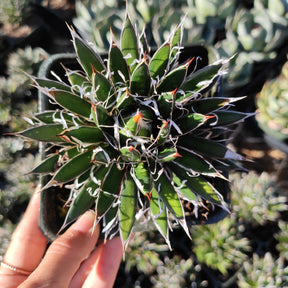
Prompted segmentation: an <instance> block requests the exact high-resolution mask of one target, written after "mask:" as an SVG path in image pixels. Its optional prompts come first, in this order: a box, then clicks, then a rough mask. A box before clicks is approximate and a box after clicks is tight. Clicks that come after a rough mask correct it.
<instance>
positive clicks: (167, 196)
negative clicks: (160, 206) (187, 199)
mask: <svg viewBox="0 0 288 288" xmlns="http://www.w3.org/2000/svg"><path fill="white" fill-rule="evenodd" d="M155 183H156V189H157V190H158V194H159V196H160V197H161V199H162V200H163V202H164V203H165V205H166V206H167V208H168V209H169V211H170V212H171V213H172V214H173V216H175V217H176V218H178V219H182V218H183V216H184V215H183V208H182V205H181V202H180V200H179V198H178V195H177V193H176V191H175V190H174V187H173V186H172V183H171V181H170V180H169V179H168V177H167V176H166V175H165V172H163V173H162V174H161V175H160V177H159V178H158V179H157V180H156V181H155Z"/></svg>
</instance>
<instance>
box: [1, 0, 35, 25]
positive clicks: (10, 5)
mask: <svg viewBox="0 0 288 288" xmlns="http://www.w3.org/2000/svg"><path fill="white" fill-rule="evenodd" d="M29 3H31V0H2V1H1V2H0V22H1V23H9V24H12V25H13V24H14V25H20V23H21V21H22V20H23V18H24V17H25V15H26V13H27V11H28V7H29Z"/></svg>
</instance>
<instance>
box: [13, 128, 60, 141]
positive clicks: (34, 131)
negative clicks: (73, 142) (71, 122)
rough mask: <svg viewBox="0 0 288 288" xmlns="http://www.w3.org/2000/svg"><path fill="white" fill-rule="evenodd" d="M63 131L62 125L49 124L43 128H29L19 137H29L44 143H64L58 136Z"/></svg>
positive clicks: (20, 133)
mask: <svg viewBox="0 0 288 288" xmlns="http://www.w3.org/2000/svg"><path fill="white" fill-rule="evenodd" d="M62 131H63V125H60V124H48V125H43V126H37V127H32V128H28V129H26V130H24V131H22V132H19V133H17V135H20V136H23V137H27V138H30V139H34V140H37V141H42V142H64V140H63V139H61V138H60V137H58V135H59V134H60V133H61V132H62Z"/></svg>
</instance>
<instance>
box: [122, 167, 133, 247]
mask: <svg viewBox="0 0 288 288" xmlns="http://www.w3.org/2000/svg"><path fill="white" fill-rule="evenodd" d="M136 208H137V189H136V185H135V182H134V180H133V178H132V177H131V175H130V172H129V171H127V172H126V175H125V178H124V181H123V185H122V189H121V197H120V209H119V212H120V214H119V220H120V235H121V239H122V242H123V243H124V245H125V242H126V241H127V240H128V239H129V237H130V234H131V230H132V227H133V224H134V222H135V214H136Z"/></svg>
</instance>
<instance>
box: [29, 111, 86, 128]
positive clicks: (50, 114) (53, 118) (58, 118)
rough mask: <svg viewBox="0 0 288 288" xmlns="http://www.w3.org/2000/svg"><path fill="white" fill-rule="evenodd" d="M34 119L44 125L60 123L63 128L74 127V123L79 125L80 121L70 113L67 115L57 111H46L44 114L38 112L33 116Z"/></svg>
mask: <svg viewBox="0 0 288 288" xmlns="http://www.w3.org/2000/svg"><path fill="white" fill-rule="evenodd" d="M34 117H35V118H36V119H38V120H40V121H41V122H43V123H45V124H53V123H60V124H62V125H63V126H64V125H65V124H66V125H67V126H68V125H69V124H70V125H75V123H77V124H80V123H81V121H80V119H79V118H78V117H76V116H74V115H73V114H72V113H67V112H64V111H63V110H62V111H57V110H50V111H49V110H46V111H45V112H40V113H36V114H34Z"/></svg>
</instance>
